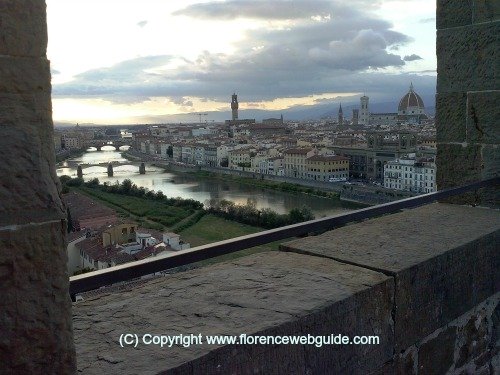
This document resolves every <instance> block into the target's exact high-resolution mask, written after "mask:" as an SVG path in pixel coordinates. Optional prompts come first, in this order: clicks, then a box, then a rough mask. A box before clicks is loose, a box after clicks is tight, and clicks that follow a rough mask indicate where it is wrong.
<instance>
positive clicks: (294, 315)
mask: <svg viewBox="0 0 500 375" xmlns="http://www.w3.org/2000/svg"><path fill="white" fill-rule="evenodd" d="M393 286H394V283H393V279H392V278H391V277H387V276H385V275H383V274H382V273H378V272H373V271H370V270H366V269H363V268H360V267H355V266H350V265H346V264H342V263H339V262H336V261H333V260H328V259H324V258H320V257H311V256H305V255H299V254H292V253H280V252H271V253H263V254H258V255H254V256H249V257H245V258H243V259H240V260H238V261H235V262H232V263H223V264H219V265H215V266H209V267H205V268H202V269H197V270H193V271H189V272H184V273H180V274H175V275H171V276H168V277H166V278H160V279H156V280H152V281H150V282H148V283H146V284H145V285H141V286H139V287H135V288H133V289H131V290H130V291H127V292H121V293H114V294H105V295H101V296H99V297H96V298H93V299H91V300H87V301H85V302H82V303H78V304H77V305H75V307H74V309H73V312H74V318H73V321H74V336H75V345H76V350H77V361H78V368H79V370H80V371H83V373H85V374H94V373H99V374H101V373H123V374H131V373H133V374H137V373H158V372H160V371H166V372H167V373H179V374H192V373H194V374H198V373H203V374H213V373H238V374H244V373H252V374H253V373H255V372H257V373H289V374H303V373H324V372H325V371H326V370H327V369H328V371H333V372H334V373H352V371H354V369H359V370H361V371H363V369H366V370H367V369H368V368H371V367H372V366H373V363H378V364H379V365H381V364H382V363H384V362H385V361H387V360H389V359H390V358H392V355H393V345H394V342H393V340H394V336H393V331H392V316H391V313H392V307H393V303H392V298H393V292H394V290H393ZM127 332H132V333H137V334H141V333H142V334H144V333H157V334H159V333H161V334H180V333H184V334H188V333H194V334H198V333H201V334H203V335H206V334H209V335H239V334H241V333H246V334H258V335H307V334H312V335H327V334H329V333H342V334H344V335H350V336H351V337H352V336H355V335H380V338H381V344H380V345H365V346H354V345H346V346H335V345H334V346H325V347H323V348H321V349H318V348H316V347H315V346H312V345H311V346H308V345H305V346H302V345H278V346H271V345H269V346H261V345H248V346H223V347H214V346H211V347H208V346H205V345H203V346H193V347H190V348H182V347H175V348H171V349H167V348H164V349H160V348H158V347H152V346H139V347H138V348H136V349H131V348H121V347H120V346H119V343H118V339H119V336H120V334H122V333H127Z"/></svg>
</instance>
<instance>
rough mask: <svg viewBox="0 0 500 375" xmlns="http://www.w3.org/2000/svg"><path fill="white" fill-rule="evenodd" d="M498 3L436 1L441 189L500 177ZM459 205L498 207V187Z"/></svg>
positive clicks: (487, 0)
mask: <svg viewBox="0 0 500 375" xmlns="http://www.w3.org/2000/svg"><path fill="white" fill-rule="evenodd" d="M499 4H500V3H499V2H498V0H467V1H455V0H437V29H438V30H437V57H438V65H437V72H438V80H437V97H436V126H437V142H438V150H437V182H438V188H439V189H440V190H441V189H444V188H447V187H452V186H458V185H464V184H466V183H468V182H474V181H479V180H481V179H486V178H491V177H494V176H497V175H498V172H499V165H500V154H499V153H500V149H499V142H500V126H499V119H500V106H499V105H498V103H499V102H500V85H499V81H498V73H499V64H498V52H499V46H500V44H499V43H498V35H499V34H500V5H499ZM454 202H457V203H464V202H465V203H473V204H481V205H489V206H494V205H498V202H499V194H498V189H488V190H485V191H477V192H473V193H469V194H467V195H465V196H463V197H461V198H460V199H455V200H454Z"/></svg>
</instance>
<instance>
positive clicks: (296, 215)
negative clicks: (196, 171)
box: [207, 199, 314, 229]
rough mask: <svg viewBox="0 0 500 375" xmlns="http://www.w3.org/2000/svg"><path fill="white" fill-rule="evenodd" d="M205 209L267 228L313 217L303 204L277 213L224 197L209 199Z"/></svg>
mask: <svg viewBox="0 0 500 375" xmlns="http://www.w3.org/2000/svg"><path fill="white" fill-rule="evenodd" d="M207 211H208V212H209V213H212V214H214V215H217V216H220V217H223V218H224V219H228V220H234V221H237V222H239V223H243V224H248V225H252V226H257V227H262V228H267V229H271V228H278V227H282V226H284V225H289V224H295V223H300V222H302V221H307V220H312V219H314V215H313V214H312V212H311V210H310V209H309V208H308V207H305V206H304V207H302V208H294V209H293V210H291V211H290V213H288V214H278V213H277V212H275V211H273V210H271V209H270V208H265V209H262V210H259V209H257V207H256V206H255V204H253V203H251V202H248V203H247V204H246V205H237V204H235V203H234V202H231V201H227V200H224V199H223V200H221V201H217V200H215V199H212V200H210V201H209V202H208V208H207Z"/></svg>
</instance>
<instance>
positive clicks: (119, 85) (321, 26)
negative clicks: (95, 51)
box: [53, 0, 435, 107]
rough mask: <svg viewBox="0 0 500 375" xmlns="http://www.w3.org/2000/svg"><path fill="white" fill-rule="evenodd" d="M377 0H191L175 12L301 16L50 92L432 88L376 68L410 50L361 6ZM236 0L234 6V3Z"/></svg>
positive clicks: (260, 95)
mask: <svg viewBox="0 0 500 375" xmlns="http://www.w3.org/2000/svg"><path fill="white" fill-rule="evenodd" d="M283 4H286V5H287V6H286V7H285V6H284V5H283ZM312 4H314V5H312ZM374 4H375V5H374ZM378 4H379V2H373V1H368V0H351V1H350V2H349V3H346V2H344V1H340V0H335V1H317V2H316V1H314V2H312V1H305V0H304V1H246V0H239V1H237V0H231V1H227V2H224V3H220V2H217V3H214V2H211V3H205V4H196V6H189V7H187V8H184V9H183V10H181V11H178V12H176V14H183V15H190V16H196V17H207V18H208V19H219V18H220V17H223V18H224V17H226V16H227V17H229V16H230V17H240V16H242V15H243V14H247V15H249V16H252V17H260V18H262V19H276V18H277V17H278V18H280V17H281V18H282V19H284V18H289V17H296V18H299V17H301V20H300V21H299V22H292V23H290V25H289V26H288V27H287V28H283V29H267V28H264V27H263V28H260V29H253V30H251V31H247V32H246V34H244V39H243V40H242V41H240V42H239V44H238V45H235V51H234V53H231V54H222V53H212V52H210V51H203V52H202V53H200V54H199V56H198V57H197V58H195V59H186V58H184V57H181V56H167V55H162V56H145V57H139V58H135V59H131V60H127V61H123V62H121V63H118V64H116V65H113V66H110V67H104V68H99V69H93V70H89V71H87V72H84V73H81V74H79V75H77V76H75V77H74V80H73V81H71V82H67V83H64V84H57V85H54V90H53V93H54V95H55V96H58V97H68V96H71V97H85V98H89V97H94V98H96V97H99V98H103V99H105V100H110V101H112V102H116V103H134V102H143V101H146V100H148V99H149V98H152V97H164V98H167V100H169V101H171V102H173V103H175V104H178V105H179V106H182V107H193V103H192V100H190V99H187V98H199V100H201V101H224V102H226V101H228V97H229V96H230V95H231V93H232V92H233V91H235V90H236V91H237V92H238V93H240V94H241V98H242V100H243V101H245V102H261V101H267V100H273V99H276V98H284V97H306V96H310V95H313V94H323V93H331V92H336V93H343V92H344V93H346V92H351V93H352V92H362V91H366V92H367V93H368V92H371V93H372V94H373V95H372V97H377V95H378V96H380V97H384V98H388V97H389V96H391V95H393V93H397V95H396V96H399V95H400V93H401V92H403V93H404V92H405V90H406V88H407V87H408V85H409V82H410V81H411V80H412V79H413V80H414V82H415V83H416V81H419V80H420V83H421V86H420V84H419V87H422V88H423V89H422V91H424V90H426V91H427V92H428V93H430V94H433V93H434V92H435V77H430V76H429V77H425V76H414V75H410V74H404V73H402V74H394V75H391V76H388V74H387V73H385V72H384V69H386V68H396V69H399V68H400V67H403V66H404V64H405V59H406V58H412V56H414V55H412V56H407V57H406V58H403V57H401V56H399V55H398V54H396V52H394V51H395V50H397V48H398V47H400V46H404V45H406V44H408V43H409V42H411V39H410V38H409V37H408V36H407V35H404V34H402V33H399V32H396V31H394V30H392V27H393V25H392V24H391V23H390V22H387V21H385V20H382V19H380V18H377V17H376V16H374V15H373V14H371V13H370V12H368V11H366V10H365V9H367V7H369V9H372V8H373V7H375V6H378ZM236 5H239V6H240V8H238V9H236V8H237V7H236ZM285 8H286V9H288V10H286V9H285ZM242 9H244V12H243V11H242ZM223 10H224V11H223ZM279 10H281V11H282V12H281V13H280V12H279ZM224 12H226V13H224ZM265 13H267V15H266V14H265ZM327 13H328V14H329V15H331V16H330V18H322V19H321V21H320V22H318V21H316V20H314V19H311V15H313V14H316V15H317V14H327ZM228 15H229V16H228ZM257 47H258V48H257ZM415 56H416V55H415ZM417 57H418V56H417ZM174 61H175V63H176V64H175V66H176V68H175V69H169V68H168V64H169V63H171V62H174ZM406 61H412V60H406ZM419 77H420V78H419Z"/></svg>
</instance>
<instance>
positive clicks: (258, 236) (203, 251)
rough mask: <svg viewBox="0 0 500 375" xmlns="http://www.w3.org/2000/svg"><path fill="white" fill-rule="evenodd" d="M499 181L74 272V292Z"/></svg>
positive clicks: (338, 225) (481, 182)
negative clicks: (88, 270)
mask: <svg viewBox="0 0 500 375" xmlns="http://www.w3.org/2000/svg"><path fill="white" fill-rule="evenodd" d="M499 183H500V177H494V178H491V179H488V180H484V181H479V182H475V183H472V184H469V185H465V186H461V187H456V188H450V189H445V190H441V191H438V192H435V193H429V194H424V195H420V196H417V197H411V198H406V199H402V200H399V201H395V202H390V203H385V204H380V205H377V206H373V207H368V208H362V209H359V210H355V211H351V212H349V213H346V214H339V215H334V216H330V217H325V218H321V219H315V220H311V221H306V222H303V223H299V224H293V225H287V226H284V227H280V228H276V229H271V230H265V231H262V232H257V233H254V234H249V235H246V236H242V237H236V238H232V239H229V240H225V241H220V242H215V243H211V244H208V245H203V246H198V247H194V248H191V249H187V250H180V251H178V252H176V253H174V254H168V255H166V256H162V255H159V256H157V257H153V258H148V259H144V260H139V261H135V262H130V263H126V264H122V265H119V266H115V267H111V268H106V269H103V270H99V271H93V272H89V273H86V274H83V275H78V276H72V277H70V295H71V298H72V299H73V300H74V299H75V296H76V295H77V294H79V293H83V292H87V291H90V290H94V289H98V288H100V287H102V286H106V285H111V284H115V283H118V282H122V281H127V280H132V279H135V278H139V277H141V276H145V275H149V274H153V273H155V272H160V271H165V270H168V269H170V268H174V267H179V266H184V265H187V264H191V263H195V262H199V261H203V260H206V259H210V258H214V257H217V256H220V255H225V254H229V253H232V252H235V251H239V250H244V249H248V248H251V247H254V246H259V245H264V244H268V243H270V242H274V241H278V240H283V239H286V238H291V237H298V236H303V235H307V234H309V233H312V232H321V231H325V230H332V229H334V228H335V227H340V226H343V225H345V224H347V223H351V222H356V221H362V220H365V219H370V218H373V217H377V216H381V215H384V214H390V213H394V212H397V211H399V210H401V209H409V208H415V207H418V206H423V205H426V204H429V203H432V202H435V201H437V200H441V199H446V198H450V197H452V196H456V195H460V194H463V193H466V192H468V191H471V190H476V189H479V188H484V187H490V186H497V185H499Z"/></svg>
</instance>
